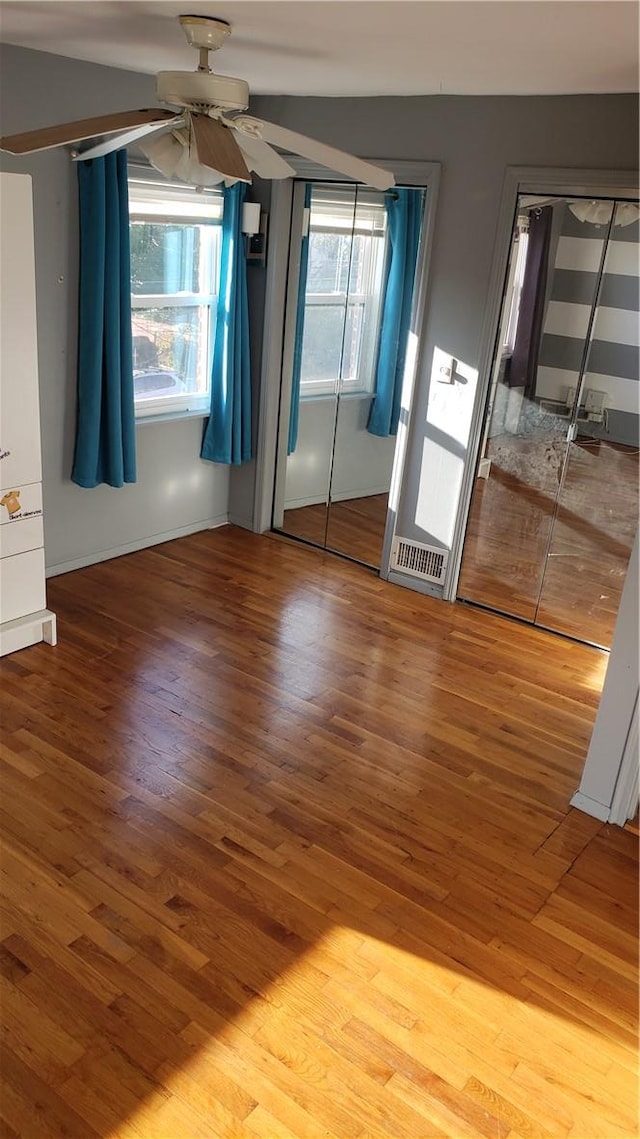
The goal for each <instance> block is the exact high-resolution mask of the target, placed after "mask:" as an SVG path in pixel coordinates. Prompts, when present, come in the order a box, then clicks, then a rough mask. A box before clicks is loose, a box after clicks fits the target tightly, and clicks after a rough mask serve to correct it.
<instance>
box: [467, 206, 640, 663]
mask: <svg viewBox="0 0 640 1139" xmlns="http://www.w3.org/2000/svg"><path fill="white" fill-rule="evenodd" d="M638 218H639V210H638V205H637V203H635V202H627V201H625V202H620V201H608V200H598V201H592V200H586V199H569V200H568V199H565V198H546V199H539V198H538V199H532V198H531V197H527V196H523V197H521V198H520V199H519V202H518V208H517V214H516V222H515V227H514V233H513V241H512V249H511V257H510V261H509V268H508V275H507V282H506V286H505V293H504V299H503V306H502V314H501V321H500V329H499V337H498V347H497V351H496V355H495V360H494V367H493V374H492V383H491V389H490V394H489V401H488V411H487V417H486V421H485V429H484V438H483V443H482V447H481V453H480V455H481V457H480V461H479V466H478V472H477V478H476V481H475V486H474V491H473V495H472V501H471V510H470V514H469V520H468V525H467V534H466V540H465V546H464V553H463V560H462V567H461V573H460V580H459V584H458V597H459V598H461V599H464V600H467V601H471V602H474V603H476V604H481V605H484V606H487V607H488V608H491V609H495V610H498V611H499V612H502V613H506V614H509V615H511V616H515V617H519V618H522V619H524V620H526V621H529V622H531V623H533V624H536V625H540V626H542V627H545V628H548V629H551V630H553V631H556V632H560V633H563V634H566V635H569V636H571V637H574V638H576V639H578V640H581V641H585V642H588V643H592V644H596V645H599V646H601V647H604V648H609V647H610V645H611V639H612V636H613V629H614V625H615V620H616V616H617V612H618V606H619V601H620V596H621V593H622V587H623V585H624V580H625V577H626V572H627V565H628V561H629V557H630V554H631V549H632V546H633V540H634V536H635V533H636V529H637V522H638V451H639V438H638V425H639V422H640V415H639V413H640V406H639V401H638V392H639V391H640V385H639V375H638V343H639V338H638V327H639V325H638V310H639V307H640V305H639V302H638V289H639V282H638V250H639V248H640V247H639V240H640V233H639V224H640V223H639V220H638Z"/></svg>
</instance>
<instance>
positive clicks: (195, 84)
mask: <svg viewBox="0 0 640 1139" xmlns="http://www.w3.org/2000/svg"><path fill="white" fill-rule="evenodd" d="M156 94H157V96H158V100H159V101H160V102H161V103H168V104H169V106H173V107H193V108H194V109H197V108H207V109H209V108H211V107H219V108H220V110H223V111H246V109H247V107H248V106H249V85H248V83H245V81H244V79H233V78H232V77H231V76H229V75H212V74H211V72H206V71H160V72H158V75H157V78H156Z"/></svg>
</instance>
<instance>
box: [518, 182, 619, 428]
mask: <svg viewBox="0 0 640 1139" xmlns="http://www.w3.org/2000/svg"><path fill="white" fill-rule="evenodd" d="M561 209H562V217H561V221H560V225H559V230H558V234H559V235H558V237H557V240H556V241H555V242H554V246H555V248H554V247H553V246H552V252H551V257H552V259H553V265H554V268H553V277H552V281H551V290H550V296H549V302H548V305H547V310H546V314H545V321H544V326H543V335H542V341H541V345H540V353H539V357H538V372H537V382H536V395H537V396H538V397H539V398H543V399H551V400H560V401H562V402H564V401H565V399H566V396H567V392H568V390H569V389H570V388H575V387H576V385H577V383H578V377H579V373H580V366H581V363H582V357H583V352H584V344H585V337H586V334H587V331H588V325H589V319H590V314H591V308H592V304H593V301H594V299H595V296H596V290H597V286H598V271H599V267H600V263H601V258H602V250H603V241H604V240H605V239H606V235H607V226H606V225H602V226H598V225H593V224H590V223H588V222H581V221H580V220H579V219H578V218H577V217H575V216H574V214H573V213H572V212H571V210H570V209H569V208H568V206H566V205H564V204H563V205H562V206H561ZM639 256H640V223H639V222H638V221H635V222H633V223H632V224H631V225H627V226H620V225H614V227H613V230H612V234H611V240H610V242H609V245H608V248H607V252H606V257H605V263H604V273H603V281H602V290H601V293H600V300H599V305H598V310H597V313H596V317H595V322H594V328H593V338H592V343H591V347H590V350H589V355H588V359H587V366H586V384H585V388H586V389H594V390H595V391H600V392H605V393H606V397H607V398H606V405H605V406H606V408H607V424H606V429H605V428H602V427H600V426H599V425H598V424H594V430H593V434H594V435H602V437H603V438H610V439H615V440H617V441H618V442H621V443H629V444H632V445H637V444H638V427H639V423H640V416H639V413H640V382H639V380H640V374H639V358H640V353H639V346H640V321H639V311H640V282H639Z"/></svg>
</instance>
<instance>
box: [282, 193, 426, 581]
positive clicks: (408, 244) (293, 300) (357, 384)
mask: <svg viewBox="0 0 640 1139" xmlns="http://www.w3.org/2000/svg"><path fill="white" fill-rule="evenodd" d="M425 199H426V191H425V190H424V189H423V188H416V187H396V188H394V189H393V190H392V191H388V192H386V193H381V192H379V191H376V190H372V189H370V188H368V187H364V186H360V185H355V184H353V183H336V182H323V181H302V180H300V181H297V182H296V183H295V185H294V193H293V207H292V228H291V233H292V237H291V246H290V260H289V278H288V288H287V306H286V316H285V335H284V345H285V347H284V354H283V369H282V382H281V395H280V418H279V432H278V448H277V458H276V477H275V489H274V503H273V518H272V526H273V529H275V530H277V531H279V532H281V533H284V534H286V535H288V536H290V537H294V538H298V539H300V540H302V541H305V542H308V543H310V544H312V545H315V546H319V547H321V548H323V549H327V550H330V551H332V552H335V553H339V554H343V555H345V556H347V557H349V558H352V559H354V560H356V561H359V562H362V563H364V564H365V565H368V566H372V567H374V568H376V569H379V568H380V565H381V557H382V547H383V539H384V533H385V527H386V521H387V508H388V496H389V486H390V482H391V472H392V467H393V461H394V454H395V445H396V433H397V428H398V421H399V414H400V396H401V390H402V383H403V378H404V370H405V362H406V351H407V343H408V337H409V329H410V326H411V321H412V318H413V315H414V281H415V276H416V267H417V264H418V255H419V248H420V242H421V235H422V228H423V217H424V210H425Z"/></svg>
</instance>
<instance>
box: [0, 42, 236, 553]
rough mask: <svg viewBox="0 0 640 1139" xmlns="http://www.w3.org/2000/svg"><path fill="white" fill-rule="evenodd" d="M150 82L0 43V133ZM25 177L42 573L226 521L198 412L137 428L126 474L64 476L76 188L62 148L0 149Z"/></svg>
mask: <svg viewBox="0 0 640 1139" xmlns="http://www.w3.org/2000/svg"><path fill="white" fill-rule="evenodd" d="M153 86H154V85H153V80H152V78H151V77H149V76H141V75H136V74H134V73H133V72H129V71H119V70H115V69H112V68H107V67H98V66H95V65H94V64H88V63H81V62H78V61H76V60H70V59H63V58H61V57H59V56H55V55H49V54H43V53H41V52H32V51H27V50H25V49H21V48H16V47H9V46H6V45H3V46H2V47H1V48H0V116H1V118H0V122H1V130H2V133H3V134H11V133H14V132H18V131H21V130H30V129H33V128H35V127H37V126H47V125H50V124H54V123H59V122H65V121H68V120H71V119H78V118H85V117H89V116H90V115H95V114H105V113H107V112H108V111H120V110H128V109H131V108H134V107H144V106H154V105H155V103H156V100H155V98H154V90H153ZM1 168H2V169H3V170H14V171H18V172H21V173H26V174H31V176H32V179H33V194H34V213H35V252H36V292H37V306H38V356H39V372H40V411H41V422H42V452H43V456H42V457H43V494H44V524H45V550H46V560H47V567H48V569H49V571H51V570H54V571H55V569H56V567H57V568H62V567H65V566H68V565H69V563H71V564H76V563H82V562H85V561H88V560H96V559H97V558H99V557H103V556H108V555H110V554H113V553H118V552H123V551H124V550H126V549H127V548H130V547H131V546H136V545H140V544H145V543H151V542H155V541H160V540H161V539H162V536H163V535H171V534H174V533H176V532H178V533H179V532H188V531H189V530H193V529H198V528H202V527H204V526H206V525H209V524H212V523H215V522H220V521H224V520H226V517H227V510H228V497H229V493H228V486H229V474H228V469H227V468H226V467H223V466H218V465H216V464H213V463H206V462H203V461H202V460H201V459H200V458H199V457H198V453H199V449H200V439H201V435H202V425H203V421H202V419H201V418H200V419H187V420H183V421H181V422H172V423H164V424H160V423H154V424H144V425H139V426H138V428H137V440H136V441H137V454H138V481H137V483H135V484H134V485H131V486H127V487H124V488H123V489H121V490H113V489H111V488H110V487H98V488H96V489H95V490H84V489H82V488H80V487H77V486H76V485H75V484H74V483H72V482H71V481H70V477H69V476H70V472H71V464H72V458H73V437H74V425H75V385H76V366H75V365H76V314H77V291H78V281H77V247H78V239H77V231H78V223H77V186H76V170H75V167H74V166H73V164H72V163H71V161H70V159H69V156H68V154H67V152H66V151H65V150H63V149H61V150H51V151H45V152H42V153H40V154H36V155H33V156H32V157H30V158H14V157H12V156H11V155H6V154H3V155H2V156H1Z"/></svg>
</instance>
